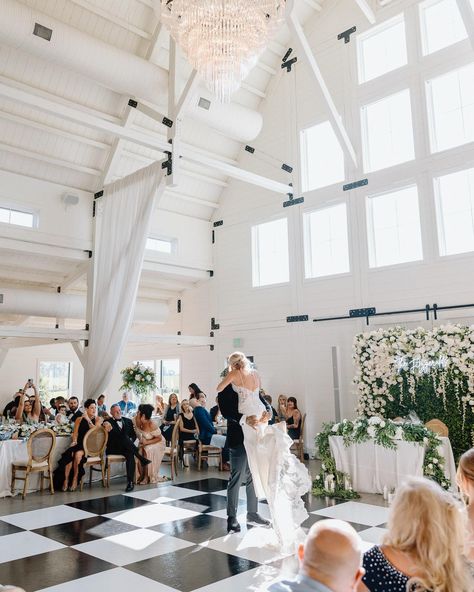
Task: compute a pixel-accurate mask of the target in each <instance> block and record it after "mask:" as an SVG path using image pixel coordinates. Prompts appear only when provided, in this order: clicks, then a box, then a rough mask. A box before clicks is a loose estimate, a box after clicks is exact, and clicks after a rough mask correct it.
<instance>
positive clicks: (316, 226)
mask: <svg viewBox="0 0 474 592" xmlns="http://www.w3.org/2000/svg"><path fill="white" fill-rule="evenodd" d="M303 223H304V242H305V275H306V277H307V278H312V277H322V276H326V275H334V274H338V273H346V272H348V271H349V269H350V267H349V244H348V236H347V208H346V204H345V203H342V204H338V205H336V206H331V207H328V208H324V209H321V210H316V211H315V212H311V213H308V214H304V216H303Z"/></svg>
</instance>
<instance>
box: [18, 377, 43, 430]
mask: <svg viewBox="0 0 474 592" xmlns="http://www.w3.org/2000/svg"><path fill="white" fill-rule="evenodd" d="M30 388H31V389H33V391H34V393H35V394H34V397H32V398H31V399H30V398H29V397H28V395H27V394H26V391H27V390H28V389H30ZM40 413H41V400H40V397H39V393H38V390H37V388H36V386H35V385H34V384H33V380H32V379H31V378H30V379H29V380H28V382H27V383H26V384H25V388H24V389H23V394H22V395H21V396H20V401H19V403H18V408H17V410H16V415H15V419H16V421H20V422H24V421H30V422H36V421H39V418H40Z"/></svg>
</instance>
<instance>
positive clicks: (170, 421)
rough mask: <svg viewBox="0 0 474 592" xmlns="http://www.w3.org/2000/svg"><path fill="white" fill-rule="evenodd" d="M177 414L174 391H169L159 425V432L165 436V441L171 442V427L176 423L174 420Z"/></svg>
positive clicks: (177, 404)
mask: <svg viewBox="0 0 474 592" xmlns="http://www.w3.org/2000/svg"><path fill="white" fill-rule="evenodd" d="M178 415H179V401H178V395H177V394H176V393H171V395H170V396H169V399H168V405H167V407H166V412H165V416H164V418H163V422H162V424H161V426H160V429H161V433H162V434H163V436H164V437H165V440H166V442H167V443H169V442H171V436H172V435H173V429H174V426H175V424H176V420H177V419H178Z"/></svg>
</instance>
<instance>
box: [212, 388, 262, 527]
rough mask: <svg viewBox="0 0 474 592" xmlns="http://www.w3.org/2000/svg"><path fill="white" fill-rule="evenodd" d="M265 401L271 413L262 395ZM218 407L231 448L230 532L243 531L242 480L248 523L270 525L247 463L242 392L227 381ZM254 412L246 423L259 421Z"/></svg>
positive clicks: (218, 397)
mask: <svg viewBox="0 0 474 592" xmlns="http://www.w3.org/2000/svg"><path fill="white" fill-rule="evenodd" d="M260 399H261V400H262V403H263V404H264V405H265V407H266V408H267V412H268V413H269V414H270V413H271V411H270V408H269V406H268V405H267V403H266V402H265V400H264V399H262V397H260ZM217 400H218V403H219V409H220V410H221V414H222V416H223V417H224V418H225V419H226V420H227V443H226V445H227V446H228V448H229V452H230V478H229V483H228V485H227V532H231V531H232V532H240V524H239V523H238V521H237V506H238V504H239V489H240V485H241V483H242V481H243V482H244V484H245V488H246V493H247V524H252V525H254V526H269V525H270V522H269V521H268V520H265V519H264V518H262V517H261V516H260V515H259V514H258V500H257V496H256V495H255V489H254V487H253V481H252V473H251V472H250V469H249V466H248V463H247V453H246V452H245V447H244V433H243V431H242V428H241V427H240V423H239V422H240V420H241V418H242V414H241V413H239V396H238V394H237V393H236V392H235V391H234V389H233V388H232V385H231V384H229V385H227V386H226V387H225V388H224V390H222V391H221V392H220V393H219V394H218V395H217ZM257 421H258V420H257V418H256V417H255V416H249V417H247V423H248V424H249V425H254V424H256V423H257Z"/></svg>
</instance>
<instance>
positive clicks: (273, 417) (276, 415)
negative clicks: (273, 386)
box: [263, 395, 278, 425]
mask: <svg viewBox="0 0 474 592" xmlns="http://www.w3.org/2000/svg"><path fill="white" fill-rule="evenodd" d="M263 398H264V399H265V401H266V402H267V403H268V404H269V405H270V407H271V408H272V417H271V419H269V420H268V425H273V424H274V423H275V422H276V421H277V419H278V413H277V412H276V409H275V408H274V407H272V398H271V396H270V395H263Z"/></svg>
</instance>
